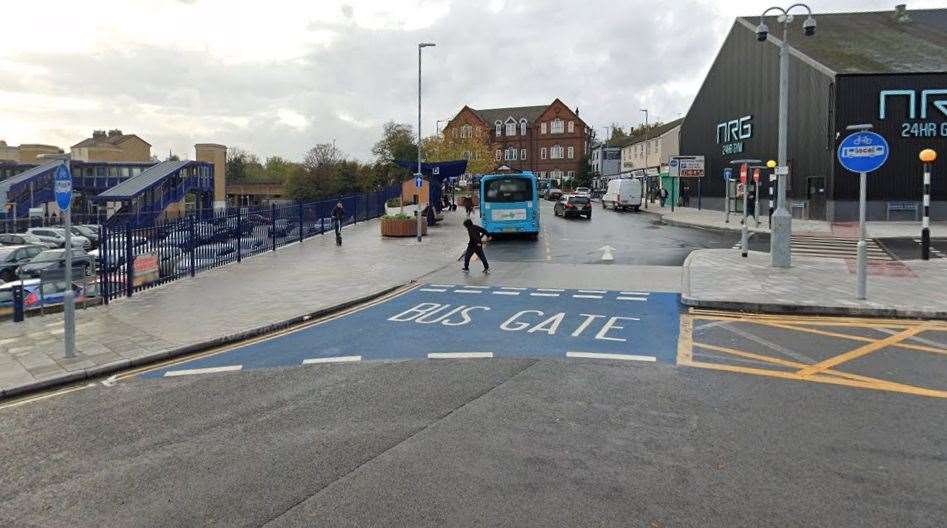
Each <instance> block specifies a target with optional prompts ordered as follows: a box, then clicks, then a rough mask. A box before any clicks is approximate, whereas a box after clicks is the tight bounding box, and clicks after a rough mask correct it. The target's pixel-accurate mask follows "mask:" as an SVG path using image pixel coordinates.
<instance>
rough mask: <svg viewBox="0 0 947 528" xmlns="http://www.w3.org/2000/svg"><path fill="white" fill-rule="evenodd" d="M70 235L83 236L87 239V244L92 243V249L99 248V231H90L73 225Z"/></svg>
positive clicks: (82, 226)
mask: <svg viewBox="0 0 947 528" xmlns="http://www.w3.org/2000/svg"><path fill="white" fill-rule="evenodd" d="M72 234H73V235H79V236H84V237H86V238H88V239H89V242H91V243H92V248H93V249H94V248H97V247H99V230H98V229H92V228H90V227H88V226H84V225H74V226H72Z"/></svg>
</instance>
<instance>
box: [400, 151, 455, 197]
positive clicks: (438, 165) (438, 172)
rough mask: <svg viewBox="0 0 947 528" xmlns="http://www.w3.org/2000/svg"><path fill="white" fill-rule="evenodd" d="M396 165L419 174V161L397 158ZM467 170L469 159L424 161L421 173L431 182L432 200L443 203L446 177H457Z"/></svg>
mask: <svg viewBox="0 0 947 528" xmlns="http://www.w3.org/2000/svg"><path fill="white" fill-rule="evenodd" d="M395 165H398V166H399V167H404V168H406V169H408V170H410V171H411V172H412V173H415V174H417V171H418V162H417V161H404V160H395ZM465 172H467V160H454V161H435V162H430V163H425V162H422V163H421V174H422V175H423V176H424V177H425V178H426V179H427V180H428V181H430V182H431V189H430V192H431V202H432V203H435V204H439V203H441V186H443V184H444V180H445V179H448V178H457V177H458V176H460V175H461V174H463V173H465Z"/></svg>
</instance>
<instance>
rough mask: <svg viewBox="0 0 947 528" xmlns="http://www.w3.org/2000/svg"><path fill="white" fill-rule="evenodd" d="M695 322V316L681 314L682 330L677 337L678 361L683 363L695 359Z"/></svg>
mask: <svg viewBox="0 0 947 528" xmlns="http://www.w3.org/2000/svg"><path fill="white" fill-rule="evenodd" d="M693 354H694V323H693V318H692V317H691V316H690V315H687V314H681V323H680V331H679V332H678V337H677V363H678V364H681V363H684V362H687V361H691V360H693V359H694V356H693Z"/></svg>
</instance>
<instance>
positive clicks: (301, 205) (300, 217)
mask: <svg viewBox="0 0 947 528" xmlns="http://www.w3.org/2000/svg"><path fill="white" fill-rule="evenodd" d="M302 241H303V203H302V202H299V243H300V244H302Z"/></svg>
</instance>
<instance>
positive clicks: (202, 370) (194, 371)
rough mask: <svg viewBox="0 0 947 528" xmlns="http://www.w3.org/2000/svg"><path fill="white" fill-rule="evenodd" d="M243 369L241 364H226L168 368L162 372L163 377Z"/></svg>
mask: <svg viewBox="0 0 947 528" xmlns="http://www.w3.org/2000/svg"><path fill="white" fill-rule="evenodd" d="M241 369H243V365H227V366H226V367H208V368H198V369H185V370H169V371H167V372H165V373H164V377H166V378H171V377H174V376H190V375H191V374H213V373H214V372H234V371H237V370H241Z"/></svg>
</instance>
